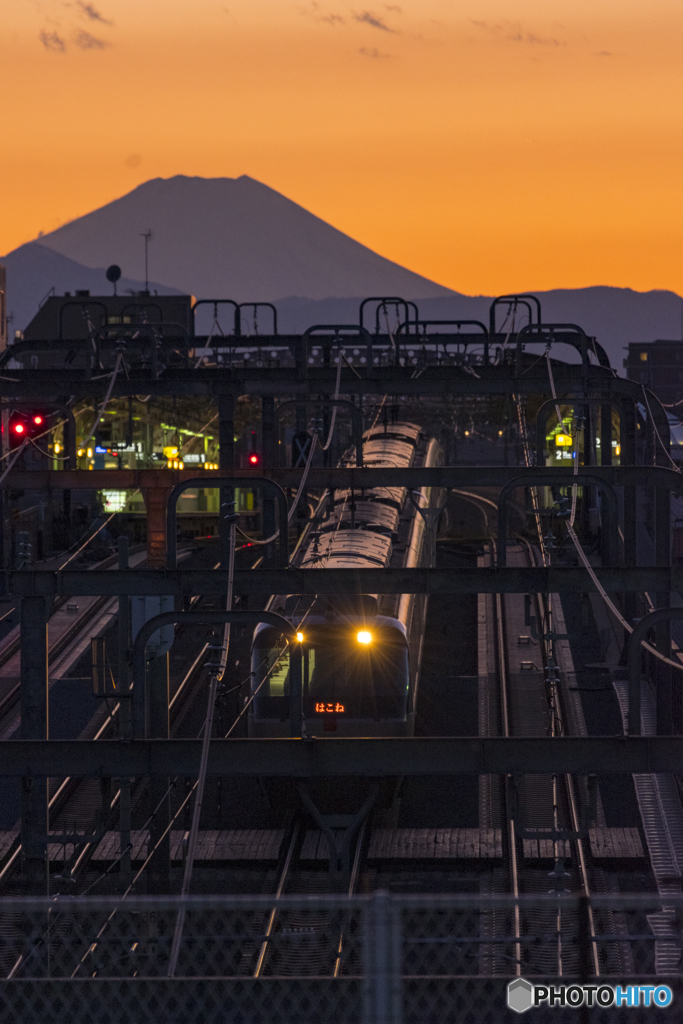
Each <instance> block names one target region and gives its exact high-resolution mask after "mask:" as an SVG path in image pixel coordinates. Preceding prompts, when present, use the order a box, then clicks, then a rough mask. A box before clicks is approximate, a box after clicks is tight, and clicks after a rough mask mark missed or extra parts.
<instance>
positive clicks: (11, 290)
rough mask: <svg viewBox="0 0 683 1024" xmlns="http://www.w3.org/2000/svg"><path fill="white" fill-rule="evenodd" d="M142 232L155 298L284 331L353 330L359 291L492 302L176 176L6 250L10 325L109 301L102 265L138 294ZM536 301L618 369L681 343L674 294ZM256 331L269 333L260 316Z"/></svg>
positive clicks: (298, 215) (457, 307)
mask: <svg viewBox="0 0 683 1024" xmlns="http://www.w3.org/2000/svg"><path fill="white" fill-rule="evenodd" d="M147 228H151V230H152V239H151V241H150V272H151V274H152V277H153V280H152V281H150V290H151V291H152V292H154V291H158V293H159V294H174V293H178V292H184V293H190V294H193V295H196V296H197V297H198V298H233V299H236V300H237V301H252V300H259V301H267V302H274V303H275V304H276V305H277V308H278V324H279V329H280V331H281V332H282V333H299V332H301V331H303V330H305V328H306V327H310V326H311V325H313V324H316V323H357V322H358V307H359V304H360V301H361V299H362V298H363V297H365V296H367V295H401V296H403V297H404V298H406V299H411V300H413V301H415V302H417V303H418V305H419V309H420V316H421V318H422V319H429V320H448V319H476V320H481V321H483V323H484V324H488V310H489V306H490V303H491V301H492V300H491V297H489V296H481V295H479V296H468V295H462V294H459V293H458V292H455V291H451V290H449V289H447V288H444V287H442V286H441V285H438V284H435V283H434V282H432V281H429V280H428V279H427V278H424V277H421V276H420V275H419V274H414V273H412V272H411V271H409V270H406V269H405V268H404V267H401V266H399V265H398V264H396V263H393V262H392V261H391V260H387V259H384V257H382V256H379V255H378V254H377V253H374V252H373V251H372V250H370V249H368V248H366V247H365V246H363V245H361V244H360V243H358V242H356V241H354V240H353V239H352V238H349V236H348V235H345V234H343V233H342V232H340V231H337V229H336V228H333V227H331V226H330V225H329V224H326V223H325V222H324V221H322V220H320V218H318V217H315V216H314V215H313V214H310V213H308V211H306V210H304V209H303V208H302V207H301V206H298V205H297V204H296V203H293V202H291V201H290V200H289V199H286V198H285V197H284V196H281V195H280V194H279V193H277V192H275V191H274V190H273V189H271V188H268V187H267V186H266V185H262V184H260V183H259V182H257V181H254V180H253V179H252V178H248V177H247V176H242V177H241V178H236V179H231V178H215V179H203V178H186V177H182V176H177V177H175V178H170V179H160V178H157V179H154V180H153V181H149V182H146V183H145V184H144V185H140V186H139V187H138V188H136V189H134V190H133V191H132V192H130V193H128V195H126V196H123V197H122V198H121V199H117V200H115V201H114V202H113V203H109V204H108V205H107V206H104V207H102V208H101V209H99V210H95V211H93V212H92V213H90V214H87V215H86V216H85V217H80V218H78V219H77V220H74V221H72V222H71V223H70V224H66V225H64V226H63V227H61V228H59V229H58V230H57V231H53V232H51V233H50V234H48V235H43V236H41V237H40V239H39V240H38V241H35V242H29V243H27V244H26V245H23V246H20V247H19V248H18V249H15V250H14V251H13V252H11V253H9V254H8V256H6V257H5V258H4V259H3V260H2V261H1V262H3V263H4V264H5V265H6V267H7V295H8V309H9V311H10V312H11V313H13V314H14V320H13V323H12V325H11V326H12V328H18V329H23V328H24V327H25V326H26V324H27V323H28V321H29V320H30V319H31V318H32V316H33V315H34V314H35V312H36V310H37V307H38V303H39V302H40V300H41V299H42V298H43V297H44V296H45V295H46V293H47V292H48V291H49V290H50V289H51V288H52V287H54V288H55V290H56V291H57V293H58V294H59V293H63V292H65V291H72V292H73V291H75V290H76V289H83V288H87V289H89V290H90V292H91V294H93V295H95V294H107V293H108V292H109V291H110V289H111V286H110V285H109V283H108V282H107V281H106V279H105V276H104V268H105V267H106V266H108V265H109V264H110V263H118V264H119V265H120V266H121V267H122V269H123V271H124V273H131V270H132V269H133V268H134V270H135V274H136V275H138V276H131V277H124V278H122V280H121V281H120V282H119V292H126V291H132V292H135V291H139V290H141V289H142V288H143V287H144V285H143V282H142V280H141V279H140V278H141V275H142V273H144V262H143V253H144V248H143V241H142V238H141V237H140V233H141V232H142V231H144V230H146V229H147ZM160 281H161V282H163V284H160V283H158V282H160ZM534 294H536V295H537V296H538V297H539V299H540V300H541V302H542V307H543V319H544V321H545V322H547V323H548V322H554V323H567V322H570V323H577V324H579V325H580V326H581V327H583V328H584V330H585V331H586V332H587V333H588V334H589V335H594V336H595V337H597V338H598V340H599V341H600V342H601V344H602V345H603V346H604V348H605V349H606V350H607V352H608V355H609V356H610V359H611V361H612V365H613V366H614V367H615V368H616V369H617V370H619V371H621V369H622V361H623V358H624V355H625V352H624V349H625V346H626V345H628V344H629V343H630V342H644V341H652V340H654V339H655V338H668V339H674V338H681V337H682V336H683V330H682V300H681V298H680V297H679V296H678V295H676V294H675V293H674V292H670V291H650V292H636V291H633V290H632V289H630V288H613V287H608V286H595V287H591V288H577V289H554V290H552V291H547V292H534ZM268 322H269V321H268ZM366 322H367V323H369V320H368V321H366ZM372 326H374V323H373V325H372ZM252 329H253V325H252ZM259 329H260V330H261V332H263V331H264V330H267V329H268V327H267V320H266V316H265V314H264V316H263V317H262V318H261V320H260V325H259ZM561 351H562V350H561ZM558 354H559V353H558Z"/></svg>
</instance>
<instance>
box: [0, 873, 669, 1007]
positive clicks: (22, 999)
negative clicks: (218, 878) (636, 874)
mask: <svg viewBox="0 0 683 1024" xmlns="http://www.w3.org/2000/svg"><path fill="white" fill-rule="evenodd" d="M180 905H181V901H180V899H179V898H178V897H129V898H128V899H126V900H121V899H118V898H116V897H107V898H99V899H94V898H90V897H84V898H78V897H75V898H65V897H59V898H56V899H54V900H47V899H35V898H7V899H4V900H3V901H2V902H1V903H0V972H1V974H2V978H3V979H4V980H1V981H0V1020H1V1021H2V1022H3V1024H7V1022H12V1024H14V1022H17V1024H20V1022H21V1024H23V1022H26V1021H40V1022H41V1024H48V1022H49V1024H52V1022H53V1021H54V1022H62V1021H64V1022H68V1024H109V1022H111V1024H143V1022H145V1024H146V1022H147V1021H149V1022H152V1021H154V1024H161V1022H163V1024H166V1022H168V1024H199V1022H201V1024H219V1022H220V1024H323V1022H326V1021H332V1022H334V1024H456V1022H457V1024H462V1022H466V1024H478V1022H480V1021H481V1022H491V1024H498V1022H506V1021H512V1020H519V1013H520V1012H524V1011H520V1010H517V1011H515V1010H514V1009H512V1008H511V1006H510V1005H508V998H509V997H508V985H509V984H510V983H511V982H512V983H515V982H517V985H516V987H515V988H513V990H512V991H513V992H514V991H517V996H518V997H519V998H522V999H524V998H526V996H525V992H528V993H532V994H531V995H529V997H528V998H529V999H531V1000H533V999H534V998H536V1000H537V1001H538V999H539V995H538V994H539V993H541V996H542V994H543V992H544V991H545V990H546V989H550V988H553V987H554V989H556V990H557V992H558V993H559V992H560V989H561V988H562V986H564V987H565V988H566V987H567V986H574V988H576V986H577V985H578V986H582V985H589V986H593V989H594V992H597V989H598V988H599V987H600V986H603V988H604V992H607V991H608V989H609V990H610V991H611V990H612V989H613V988H614V987H615V986H622V988H624V987H628V986H631V988H630V989H629V991H630V992H632V991H635V990H634V989H633V986H640V987H641V988H642V987H643V986H649V987H648V988H647V991H649V992H650V993H652V992H654V991H655V989H657V991H659V988H660V987H661V986H663V985H666V986H669V988H670V990H671V993H672V996H671V1002H670V1005H669V1007H668V1010H666V1011H665V1012H663V1013H661V1014H660V1018H659V1019H666V1020H683V986H682V985H681V982H682V981H683V976H682V966H681V948H682V943H683V896H675V897H669V896H667V897H666V898H664V897H660V896H658V895H656V894H654V895H635V896H596V897H593V898H592V899H591V900H587V899H585V898H583V899H582V898H581V897H576V896H572V895H569V894H566V895H565V894H560V895H547V896H523V897H520V898H518V899H514V898H512V897H504V896H480V895H462V896H460V895H457V896H454V895H443V896H440V895H433V896H426V895H414V896H407V895H390V894H389V893H387V892H377V893H374V894H373V895H369V896H357V897H352V898H343V897H332V896H330V897H326V896H283V897H281V898H280V899H275V898H274V897H272V896H243V897H237V896H211V897H209V896H197V897H190V898H188V899H186V900H184V901H182V905H183V907H184V923H183V932H182V943H181V952H180V958H179V961H178V966H177V970H176V972H175V976H174V977H173V978H169V977H168V976H167V975H168V964H169V957H170V951H171V943H172V940H173V934H174V930H175V928H176V924H177V921H178V911H179V907H180ZM519 979H522V981H520V980H519ZM605 986H606V988H605ZM520 990H521V991H520ZM624 990H625V989H624ZM562 991H563V992H564V989H562ZM576 991H579V989H578V988H576ZM643 991H645V989H643ZM662 991H663V989H662ZM570 997H571V993H570V994H569V996H567V999H569V998H570ZM577 998H578V997H577ZM601 998H602V997H601ZM604 998H607V996H604ZM553 999H554V1002H551V1003H549V1000H548V998H547V997H545V998H540V1002H539V1003H538V1005H531V1004H530V1005H529V1007H526V1006H525V1007H524V1010H526V1009H527V1008H530V1009H531V1013H530V1019H531V1020H533V1021H534V1022H535V1024H536V1022H540V1021H546V1020H547V1021H551V1020H553V1021H562V1020H576V1021H593V1022H595V1024H612V1022H621V1021H622V1020H623V1021H631V1022H635V1021H639V1020H648V1019H652V1015H653V1012H655V1011H656V1006H658V1005H663V1004H660V1003H653V1002H652V999H654V996H652V999H651V1000H650V1001H651V1005H650V1006H646V1005H639V1003H638V997H636V1003H635V1005H629V1004H628V1002H626V1003H625V999H624V998H621V1005H619V998H617V1000H616V1002H615V1000H614V999H612V1004H611V1005H600V1004H599V1003H598V1002H596V1000H597V996H596V999H595V1000H593V1002H594V1005H591V1006H587V1005H584V1006H583V1007H581V1008H579V1009H572V1008H571V1006H573V1005H574V1004H569V1003H565V1002H564V995H563V996H562V1001H560V996H559V995H557V996H555V997H553ZM643 999H644V997H640V1003H641V1004H642V1003H643ZM512 1002H513V1003H514V999H513V1000H512ZM631 1002H633V1000H631ZM603 1003H604V999H603ZM677 1003H678V1005H677Z"/></svg>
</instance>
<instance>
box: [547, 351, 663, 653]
mask: <svg viewBox="0 0 683 1024" xmlns="http://www.w3.org/2000/svg"><path fill="white" fill-rule="evenodd" d="M548 373H549V376H550V386H551V389H552V394H553V398H554V399H555V408H556V410H557V415H558V420H559V422H560V423H561V422H562V419H561V417H560V412H559V406H558V405H557V392H556V390H555V381H554V379H553V373H552V368H551V365H550V360H548ZM643 396H644V398H645V402H646V404H647V408H648V412H649V413H650V418H651V419H652V423H653V425H654V428H655V433H656V434H657V437H658V439H659V443H660V444H661V445H662V447H663V448H664V444H663V442H662V439H661V437H660V436H659V431H658V430H657V426H656V424H655V422H654V418H653V417H652V411H651V410H650V404H649V402H648V400H647V394H646V392H645V388H643ZM664 450H665V451H666V448H664ZM578 468H579V453H578V445H577V450H576V451H575V452H574V474H575V475H576V474H577V473H578ZM676 470H677V472H680V470H679V469H678V467H676ZM577 490H578V488H577V485H576V484H573V485H572V511H571V515H570V518H569V521H568V523H567V532H568V534H569V537H570V539H571V542H572V544H573V545H574V548H575V550H576V553H577V555H578V556H579V559H580V561H581V564H582V565H583V567H584V568H585V569H586V571H587V572H588V574H589V576H590V578H591V580H592V581H593V584H594V585H595V588H596V590H597V591H598V593H599V594H600V597H601V598H602V600H603V601H604V602H605V604H606V605H607V607H608V608H609V610H610V611H611V612H612V614H613V615H614V617H615V618H616V619H617V621H618V622H619V624H620V625H621V626H622V627H623V628H624V629H625V630H626V632H627V633H629V634H630V633H633V626H631V625H630V623H629V622H627V620H626V619H625V618H624V616H623V615H622V614H621V612H620V611H619V609H618V608H617V606H616V605H615V604H614V602H613V601H612V599H611V598H610V596H609V594H608V593H607V591H606V590H605V588H604V587H603V585H602V584H601V583H600V580H599V579H598V577H597V575H596V573H595V571H594V569H593V566H592V565H591V564H590V561H589V559H588V556H587V554H586V552H585V551H584V550H583V546H582V544H581V542H580V540H579V538H578V537H577V535H576V531H575V530H574V518H575V514H576V494H577ZM641 646H642V647H644V648H645V650H646V651H647V652H648V653H649V654H651V655H652V656H653V657H654V658H656V659H657V660H658V661H661V662H663V663H664V664H665V665H670V666H671V667H672V668H677V669H679V670H683V663H681V662H680V661H674V660H673V659H672V658H667V657H666V655H664V654H662V652H661V651H658V650H657V649H656V647H653V646H652V645H651V644H649V643H648V642H647V641H646V640H643V641H641Z"/></svg>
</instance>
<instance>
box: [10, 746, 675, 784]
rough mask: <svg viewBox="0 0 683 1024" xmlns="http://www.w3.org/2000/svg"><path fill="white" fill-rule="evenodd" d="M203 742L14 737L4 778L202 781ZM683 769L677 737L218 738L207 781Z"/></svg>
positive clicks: (626, 771)
mask: <svg viewBox="0 0 683 1024" xmlns="http://www.w3.org/2000/svg"><path fill="white" fill-rule="evenodd" d="M201 750H202V741H201V740H189V739H180V740H179V739H171V740H166V739H148V740H142V739H140V740H132V741H130V742H122V741H120V740H8V741H7V742H6V743H2V744H0V776H5V777H14V778H17V777H22V776H25V775H26V774H27V771H28V766H29V765H30V770H31V775H32V777H33V778H44V777H46V776H47V777H50V776H53V777H54V776H58V777H62V776H64V777H66V776H71V777H73V776H85V775H93V776H97V775H102V776H105V777H106V776H115V777H119V778H120V777H122V776H126V777H128V776H129V777H131V778H132V777H143V776H151V777H159V776H164V777H165V776H169V775H181V776H182V775H187V776H196V775H197V771H198V769H199V761H200V757H201ZM526 772H529V773H534V774H536V773H546V772H558V773H575V774H579V775H587V774H593V773H601V772H608V773H609V774H615V773H619V774H621V773H624V774H632V773H652V772H683V744H682V743H681V741H680V738H679V737H675V736H559V737H558V736H554V737H550V736H541V737H517V736H515V737H507V736H506V737H500V736H495V737H471V738H470V737H460V736H458V737H441V736H439V737H386V738H381V739H367V738H363V739H361V738H344V739H314V738H307V739H298V738H295V739H227V740H226V739H214V740H212V743H211V748H210V751H209V756H208V766H207V774H209V775H214V776H215V775H222V776H251V777H264V778H265V777H270V778H274V777H290V778H329V777H334V776H347V777H349V776H364V777H370V778H387V777H392V776H406V775H408V776H416V775H441V776H447V775H495V774H517V773H520V774H521V773H526Z"/></svg>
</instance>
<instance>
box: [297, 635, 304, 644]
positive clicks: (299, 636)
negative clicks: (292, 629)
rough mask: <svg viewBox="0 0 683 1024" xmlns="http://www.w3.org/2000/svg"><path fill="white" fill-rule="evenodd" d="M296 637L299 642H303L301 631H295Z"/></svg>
mask: <svg viewBox="0 0 683 1024" xmlns="http://www.w3.org/2000/svg"><path fill="white" fill-rule="evenodd" d="M296 638H297V640H298V641H299V643H300V644H302V643H303V642H304V635H303V633H297V634H296Z"/></svg>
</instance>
